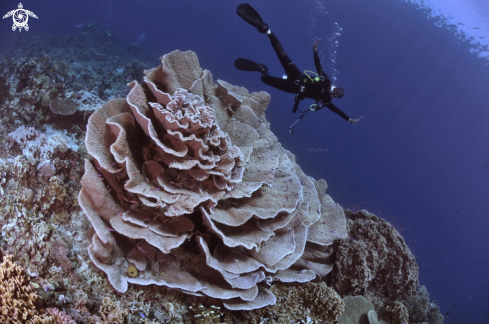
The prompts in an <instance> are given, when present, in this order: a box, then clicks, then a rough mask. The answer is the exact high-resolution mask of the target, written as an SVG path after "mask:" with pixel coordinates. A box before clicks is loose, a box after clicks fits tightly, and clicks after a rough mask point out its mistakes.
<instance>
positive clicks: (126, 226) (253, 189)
mask: <svg viewBox="0 0 489 324" xmlns="http://www.w3.org/2000/svg"><path fill="white" fill-rule="evenodd" d="M161 62H162V65H161V66H159V67H158V68H155V69H152V70H148V71H145V77H144V83H143V84H139V83H137V82H136V81H133V82H131V83H130V84H129V87H130V89H131V91H130V92H129V94H128V95H127V98H126V99H112V100H110V101H108V102H107V103H105V104H104V105H103V106H102V107H100V108H99V109H97V111H95V113H94V114H93V115H92V116H91V117H90V119H89V123H88V128H87V134H86V146H87V151H88V152H89V153H90V154H91V155H92V156H93V158H94V159H93V160H92V161H89V160H86V161H85V175H84V176H83V178H82V181H81V185H82V189H81V191H80V195H79V203H80V206H81V207H82V209H83V210H84V212H85V214H86V215H87V217H88V218H89V220H90V221H91V223H92V226H93V227H94V229H95V234H94V235H93V238H92V244H91V245H90V247H89V255H90V258H91V259H92V261H93V262H94V264H95V265H96V266H97V267H98V268H100V269H101V270H103V271H104V272H105V273H107V276H108V279H109V281H110V283H111V284H112V285H113V286H114V288H115V289H116V290H118V291H119V292H125V291H126V290H127V288H128V283H133V284H139V285H150V284H156V285H160V286H167V287H170V288H173V289H177V290H179V291H182V292H185V293H187V294H190V295H196V296H203V295H207V296H209V297H214V298H218V299H221V300H223V301H224V306H225V307H226V308H228V309H235V310H237V309H242V310H249V309H256V308H260V307H263V306H266V305H270V304H274V303H275V301H276V299H275V296H274V294H273V293H272V292H271V291H270V290H268V289H266V288H260V289H258V284H260V283H263V284H271V282H273V281H282V282H302V283H304V282H308V281H311V280H312V279H314V278H315V277H316V275H319V276H325V275H326V274H328V273H329V272H330V271H331V268H332V265H331V264H330V263H329V253H327V252H326V249H325V248H326V247H327V246H328V245H331V244H332V242H333V241H334V240H336V239H341V238H346V235H347V234H346V223H345V218H344V213H343V209H342V208H341V207H340V206H339V205H338V204H336V203H335V202H334V201H333V200H332V199H331V198H330V197H329V196H328V195H327V194H325V193H324V192H325V190H326V188H327V185H326V182H325V181H324V180H319V181H316V180H314V179H312V178H311V177H308V176H306V175H305V174H304V173H303V172H302V170H301V169H300V168H299V166H298V165H297V164H296V163H295V158H294V156H293V155H292V154H291V153H290V152H288V151H286V150H285V149H283V148H282V146H281V145H280V143H278V142H277V138H276V137H275V136H274V135H273V134H272V133H271V131H270V129H269V124H268V123H267V122H266V120H265V115H264V111H265V109H266V107H267V105H268V103H269V100H270V96H269V95H268V94H267V93H265V92H259V93H252V94H249V93H248V91H247V90H246V89H244V88H239V87H235V86H232V85H230V84H228V83H226V82H224V81H221V80H218V81H217V85H216V84H214V82H213V80H212V75H211V74H210V72H209V71H207V70H205V71H202V69H201V68H200V66H199V63H198V60H197V56H196V55H195V53H193V52H185V53H182V52H180V51H174V52H172V53H170V54H167V55H164V56H163V57H162V58H161ZM130 264H133V265H134V266H135V267H136V268H137V269H138V270H139V273H138V274H137V276H136V277H134V278H132V275H128V271H127V270H128V267H129V266H130ZM131 273H134V272H131Z"/></svg>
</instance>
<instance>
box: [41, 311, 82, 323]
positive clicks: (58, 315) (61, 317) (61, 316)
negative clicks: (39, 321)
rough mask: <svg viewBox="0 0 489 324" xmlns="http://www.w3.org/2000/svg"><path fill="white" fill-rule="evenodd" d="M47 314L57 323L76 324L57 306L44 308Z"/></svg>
mask: <svg viewBox="0 0 489 324" xmlns="http://www.w3.org/2000/svg"><path fill="white" fill-rule="evenodd" d="M46 310H47V311H48V314H49V315H50V316H52V317H54V318H55V320H56V323H57V324H76V322H75V321H74V320H73V318H71V316H70V315H68V314H66V313H65V312H63V311H60V310H59V309H57V308H46Z"/></svg>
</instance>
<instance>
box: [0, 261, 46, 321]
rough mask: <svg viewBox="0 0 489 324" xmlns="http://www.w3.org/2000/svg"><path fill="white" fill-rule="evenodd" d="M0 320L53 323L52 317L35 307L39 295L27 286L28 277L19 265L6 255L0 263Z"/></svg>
mask: <svg viewBox="0 0 489 324" xmlns="http://www.w3.org/2000/svg"><path fill="white" fill-rule="evenodd" d="M0 298H1V300H2V303H1V305H0V322H1V323H6V324H7V323H26V324H27V323H29V324H36V323H43V324H48V323H49V324H54V320H53V318H51V317H49V316H46V315H45V314H40V313H39V311H38V310H37V309H36V300H37V299H38V298H39V296H38V295H37V294H36V293H35V292H33V291H32V288H31V286H29V279H28V277H27V276H26V275H25V274H24V273H23V270H22V268H21V267H19V266H17V265H15V264H14V263H13V262H12V256H10V255H7V256H5V257H4V258H3V262H2V263H1V264H0Z"/></svg>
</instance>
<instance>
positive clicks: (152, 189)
mask: <svg viewBox="0 0 489 324" xmlns="http://www.w3.org/2000/svg"><path fill="white" fill-rule="evenodd" d="M149 190H151V191H156V190H158V191H159V190H161V188H159V187H157V188H151V189H149Z"/></svg>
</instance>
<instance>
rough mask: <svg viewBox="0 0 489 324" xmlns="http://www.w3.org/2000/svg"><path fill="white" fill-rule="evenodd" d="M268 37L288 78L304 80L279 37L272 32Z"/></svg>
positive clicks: (269, 32) (268, 32)
mask: <svg viewBox="0 0 489 324" xmlns="http://www.w3.org/2000/svg"><path fill="white" fill-rule="evenodd" d="M267 35H268V38H269V39H270V42H271V43H272V47H273V49H274V50H275V53H277V56H278V59H279V61H280V64H282V67H283V68H284V70H285V73H286V74H287V77H288V78H289V79H292V80H294V81H295V80H299V79H300V78H302V72H301V71H300V70H299V68H298V67H297V66H296V65H295V64H294V62H292V60H291V59H290V57H289V56H288V55H287V54H286V53H285V51H284V48H283V47H282V44H280V41H279V40H278V38H277V36H275V34H274V33H272V32H271V31H270V30H268V31H267Z"/></svg>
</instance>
